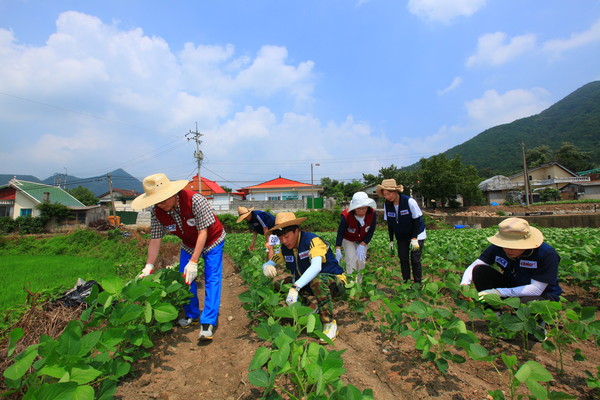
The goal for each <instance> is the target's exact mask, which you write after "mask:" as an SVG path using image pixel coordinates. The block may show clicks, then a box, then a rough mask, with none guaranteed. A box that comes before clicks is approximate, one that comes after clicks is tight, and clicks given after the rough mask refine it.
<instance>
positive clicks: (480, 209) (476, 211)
mask: <svg viewBox="0 0 600 400" xmlns="http://www.w3.org/2000/svg"><path fill="white" fill-rule="evenodd" d="M426 211H427V212H429V213H433V214H439V215H443V214H452V215H472V216H482V217H497V216H498V214H497V212H498V211H503V212H504V213H506V215H507V216H508V215H513V214H514V215H526V214H528V213H529V214H535V213H552V214H555V215H562V214H593V213H598V212H600V204H597V203H579V204H576V203H575V204H543V205H530V206H469V207H463V208H460V209H446V208H442V209H440V208H437V209H436V210H432V209H427V210H426Z"/></svg>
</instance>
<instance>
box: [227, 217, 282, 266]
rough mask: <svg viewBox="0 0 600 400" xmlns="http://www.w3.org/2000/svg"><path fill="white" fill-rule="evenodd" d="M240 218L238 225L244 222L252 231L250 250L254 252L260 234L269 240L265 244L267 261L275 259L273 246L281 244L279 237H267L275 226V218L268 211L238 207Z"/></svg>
mask: <svg viewBox="0 0 600 400" xmlns="http://www.w3.org/2000/svg"><path fill="white" fill-rule="evenodd" d="M238 216H239V217H238V219H237V223H238V224H239V223H240V222H242V221H246V222H247V223H248V228H250V230H251V231H252V243H250V247H249V248H248V249H249V250H250V251H254V245H255V244H256V237H257V236H258V234H261V235H264V236H265V240H267V242H266V243H265V247H266V248H267V251H268V253H267V259H268V260H270V259H271V257H273V246H275V245H278V244H279V239H277V236H275V235H267V232H268V231H269V229H271V228H272V227H273V226H274V225H275V216H273V215H272V214H269V213H268V212H266V211H258V210H254V207H252V208H246V207H243V206H240V207H238Z"/></svg>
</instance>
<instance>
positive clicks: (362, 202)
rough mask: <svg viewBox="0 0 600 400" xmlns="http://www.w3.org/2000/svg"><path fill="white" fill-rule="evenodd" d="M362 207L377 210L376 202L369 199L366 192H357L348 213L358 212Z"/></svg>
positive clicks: (353, 196)
mask: <svg viewBox="0 0 600 400" xmlns="http://www.w3.org/2000/svg"><path fill="white" fill-rule="evenodd" d="M360 207H371V208H372V209H373V210H374V209H375V208H377V205H376V204H375V200H373V199H372V198H370V197H369V195H368V194H366V193H365V192H356V193H354V194H353V195H352V200H350V206H349V207H348V211H352V210H356V209H357V208H360Z"/></svg>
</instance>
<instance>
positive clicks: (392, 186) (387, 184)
mask: <svg viewBox="0 0 600 400" xmlns="http://www.w3.org/2000/svg"><path fill="white" fill-rule="evenodd" d="M384 190H389V191H391V192H398V193H402V192H403V191H404V186H402V185H396V180H395V179H384V180H383V181H381V185H377V187H376V188H375V192H376V193H377V196H379V197H383V191H384Z"/></svg>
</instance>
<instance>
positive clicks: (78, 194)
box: [67, 186, 98, 206]
mask: <svg viewBox="0 0 600 400" xmlns="http://www.w3.org/2000/svg"><path fill="white" fill-rule="evenodd" d="M67 192H68V193H69V194H70V195H71V196H73V197H75V198H76V199H77V200H79V201H80V202H82V203H83V204H85V205H86V206H93V205H94V204H98V198H97V197H96V196H94V193H92V191H91V190H90V189H88V188H86V187H83V186H77V187H76V188H73V189H67Z"/></svg>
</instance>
